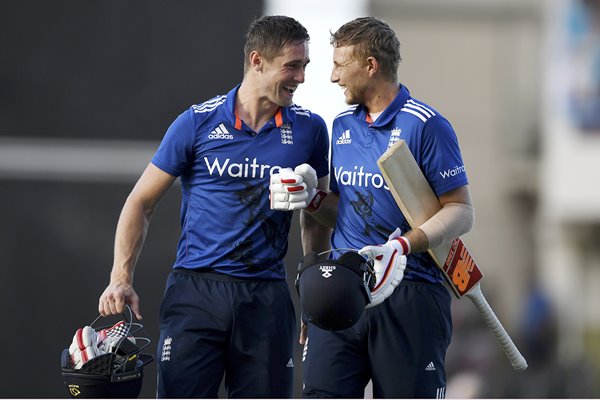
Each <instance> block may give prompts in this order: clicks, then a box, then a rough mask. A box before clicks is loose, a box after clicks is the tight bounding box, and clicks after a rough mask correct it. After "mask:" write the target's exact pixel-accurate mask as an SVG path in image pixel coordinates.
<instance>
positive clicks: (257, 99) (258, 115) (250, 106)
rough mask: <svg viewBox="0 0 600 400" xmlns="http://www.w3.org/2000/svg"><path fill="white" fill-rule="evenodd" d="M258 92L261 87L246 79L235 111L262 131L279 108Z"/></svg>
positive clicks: (236, 100) (236, 101)
mask: <svg viewBox="0 0 600 400" xmlns="http://www.w3.org/2000/svg"><path fill="white" fill-rule="evenodd" d="M257 93H260V88H259V87H255V85H254V86H253V85H252V84H250V83H249V82H246V81H244V82H242V85H241V86H240V89H239V90H238V93H237V97H236V99H235V111H236V113H237V115H238V117H239V118H240V119H241V120H242V121H244V123H245V124H246V125H248V126H249V127H250V128H252V130H254V131H255V132H258V131H260V129H261V128H262V127H263V126H264V125H265V124H266V123H267V122H269V120H270V119H271V118H273V116H274V115H275V113H276V112H277V110H278V109H279V106H278V105H277V104H275V103H273V102H272V101H270V100H268V99H267V98H266V97H261V96H259V95H257Z"/></svg>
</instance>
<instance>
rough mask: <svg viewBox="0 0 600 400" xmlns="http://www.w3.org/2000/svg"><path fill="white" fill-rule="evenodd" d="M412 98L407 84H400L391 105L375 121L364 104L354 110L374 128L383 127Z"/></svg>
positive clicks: (355, 113)
mask: <svg viewBox="0 0 600 400" xmlns="http://www.w3.org/2000/svg"><path fill="white" fill-rule="evenodd" d="M409 98H410V92H409V91H408V89H407V88H406V86H404V85H402V84H400V90H399V91H398V94H397V95H396V97H395V98H394V100H392V102H391V103H390V105H388V106H387V107H386V108H385V110H383V112H382V113H381V115H380V116H379V118H377V120H376V121H375V122H373V121H372V120H371V117H370V116H369V113H368V111H367V108H366V107H365V106H364V104H359V105H358V107H356V110H355V111H354V115H356V116H357V117H359V118H360V119H362V120H363V121H367V123H368V124H369V125H371V126H373V127H374V128H378V127H382V126H385V125H387V124H388V123H389V122H390V121H391V120H392V119H393V118H394V117H395V116H396V114H398V112H400V109H401V108H402V106H403V105H404V103H406V101H407V100H408V99H409Z"/></svg>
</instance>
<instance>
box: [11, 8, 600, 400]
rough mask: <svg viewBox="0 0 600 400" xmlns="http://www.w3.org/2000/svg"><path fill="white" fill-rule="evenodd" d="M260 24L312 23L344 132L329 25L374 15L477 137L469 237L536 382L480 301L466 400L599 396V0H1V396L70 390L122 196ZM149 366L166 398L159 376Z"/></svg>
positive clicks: (150, 299)
mask: <svg viewBox="0 0 600 400" xmlns="http://www.w3.org/2000/svg"><path fill="white" fill-rule="evenodd" d="M263 14H286V15H289V16H292V17H295V18H296V19H298V20H299V21H300V22H301V23H302V24H304V25H305V26H306V27H307V29H308V30H309V33H310V35H311V59H312V61H311V63H310V65H309V66H308V70H307V80H306V83H305V84H303V85H302V86H301V87H300V89H299V90H298V92H297V93H296V98H295V102H296V103H297V104H300V105H301V106H304V107H306V108H309V109H312V110H313V111H315V112H317V113H319V114H321V115H322V116H323V117H324V118H325V120H326V122H327V123H328V124H329V125H330V124H331V122H332V120H333V117H334V116H335V115H336V114H337V113H338V112H339V111H340V110H343V109H344V107H345V105H344V103H343V98H342V94H341V93H340V91H339V89H338V88H337V87H336V86H335V85H333V84H331V83H329V72H330V66H331V47H330V45H329V31H330V30H332V31H333V30H336V29H337V28H338V27H339V26H340V25H342V24H343V23H344V22H346V21H348V20H350V19H352V18H354V17H357V16H363V15H373V16H377V17H380V18H383V19H384V20H386V21H387V22H388V23H389V24H390V25H391V26H392V27H393V28H394V29H395V30H396V32H397V34H398V37H399V39H400V42H401V44H402V47H401V53H402V58H403V61H402V63H401V64H400V69H399V77H400V81H401V82H402V83H404V84H405V85H406V86H407V87H408V88H409V89H410V90H411V93H412V95H413V96H414V97H416V98H418V99H421V100H423V101H425V102H427V103H429V104H431V105H432V106H433V107H435V108H437V109H438V110H440V112H442V113H443V114H444V115H445V116H446V117H447V118H448V119H449V120H450V121H451V123H452V124H453V126H454V128H455V130H456V132H457V134H458V137H459V141H460V144H461V148H462V151H463V158H464V160H465V164H466V167H467V173H468V175H469V178H470V183H471V191H472V195H473V200H474V203H475V207H476V225H475V228H474V229H473V230H472V231H471V232H470V233H469V234H468V235H466V236H465V237H464V240H465V242H466V243H467V245H468V246H469V247H470V249H471V252H472V253H473V254H474V257H475V259H476V260H477V261H478V264H479V266H480V267H481V269H482V270H483V271H484V273H485V275H486V277H485V279H484V281H483V283H482V287H483V290H484V292H485V293H486V296H487V298H488V301H489V302H490V304H491V305H492V306H493V307H494V309H495V311H496V314H497V315H498V317H499V318H500V320H501V321H502V322H503V324H504V326H505V328H506V329H507V330H508V332H509V333H510V334H511V336H512V337H513V340H514V341H515V343H516V344H517V345H518V346H519V348H520V350H521V352H522V353H523V354H524V356H525V357H526V358H527V360H528V362H529V368H528V369H527V370H526V371H525V372H520V373H519V372H515V371H513V370H512V369H511V367H510V364H509V363H508V361H507V359H506V358H505V357H504V355H503V353H502V352H501V350H500V347H499V346H498V345H497V343H496V341H495V338H494V336H493V334H492V333H491V331H490V330H489V329H488V328H487V327H486V326H485V325H484V323H483V320H482V319H481V317H480V316H479V314H478V313H477V311H476V309H475V307H474V306H473V305H472V304H471V303H470V302H469V301H468V300H461V301H454V302H453V317H454V336H453V341H452V344H451V345H450V349H449V351H448V359H447V371H448V389H447V397H449V398H481V397H488V398H499V397H504V398H584V397H600V387H599V383H598V382H599V381H600V380H599V379H598V377H599V372H598V371H599V368H600V179H599V178H598V174H599V171H600V2H599V1H598V0H552V1H543V0H443V1H442V0H352V1H342V0H330V1H327V2H325V1H318V0H303V1H302V2H289V1H285V0H244V1H235V0H221V1H219V2H207V1H192V0H174V1H169V2H164V1H159V0H145V1H141V0H130V1H127V2H123V1H116V0H107V1H102V2H100V1H86V2H82V1H77V0H56V1H52V2H48V1H42V0H18V1H17V0H2V1H0V52H1V54H2V58H1V59H2V62H0V210H2V211H1V215H2V218H1V219H0V265H1V278H0V307H1V312H2V314H1V315H2V319H3V324H4V327H3V329H1V330H0V343H2V351H1V352H0V354H1V356H0V359H1V360H2V362H3V365H4V366H3V368H2V374H1V376H0V396H1V397H10V398H35V397H44V398H60V397H66V396H67V392H66V389H65V385H64V384H63V382H62V377H61V373H60V365H59V364H60V362H59V361H60V353H61V351H62V349H63V348H66V347H68V345H69V344H70V342H71V338H72V336H73V334H74V332H75V330H76V329H77V328H79V327H81V326H83V325H87V324H89V323H91V322H92V321H93V320H94V319H95V318H96V317H97V311H96V310H97V300H98V297H99V296H100V294H101V292H102V291H103V290H104V288H105V287H106V285H107V283H108V276H109V271H110V268H111V265H112V251H113V239H114V231H115V227H116V223H117V219H118V217H119V213H120V210H121V207H122V205H123V203H124V201H125V198H126V197H127V195H128V193H129V191H130V190H131V189H132V187H133V185H134V184H135V181H136V180H137V178H138V176H139V175H140V174H141V172H142V171H143V169H144V168H145V166H146V165H147V163H148V162H149V160H150V158H151V157H152V154H153V152H154V150H155V149H156V147H157V146H158V144H159V142H160V140H161V138H162V136H163V134H164V132H165V130H166V129H167V127H168V126H169V124H170V123H171V122H172V121H173V120H174V118H175V117H176V116H177V115H178V114H179V113H181V112H182V111H183V110H185V109H187V108H188V107H189V106H190V105H191V104H196V103H200V102H202V101H204V100H206V99H208V98H211V97H213V96H214V95H216V94H224V93H226V92H227V91H228V90H229V89H230V88H231V87H233V86H234V85H236V84H237V83H239V82H240V81H241V79H242V65H243V49H242V46H243V43H244V33H245V30H246V28H247V26H248V24H249V23H250V22H251V21H252V20H253V19H254V18H255V17H258V16H260V15H263ZM179 201H180V188H179V187H178V186H177V185H176V186H175V187H173V188H172V189H171V190H170V191H169V193H168V194H167V196H166V197H165V198H164V200H163V201H162V202H161V205H160V206H159V208H158V210H157V212H156V214H155V216H154V218H153V222H152V225H151V227H150V231H149V234H148V237H147V240H146V244H145V247H144V250H143V252H142V255H141V257H140V259H139V262H138V268H137V270H136V277H135V287H136V290H137V292H138V294H139V295H140V297H141V300H142V304H141V306H142V314H143V316H144V324H145V329H146V331H147V333H148V336H149V337H150V338H151V339H152V340H153V343H152V345H151V346H152V349H150V352H154V347H155V346H156V340H157V339H158V327H157V314H158V306H159V303H160V300H161V297H162V292H163V288H164V283H165V279H166V276H167V274H168V272H169V271H170V268H171V264H172V262H173V260H174V254H175V249H176V244H177V240H178V236H179V222H178V221H179ZM296 218H297V216H296ZM296 218H295V219H294V225H293V228H292V235H291V237H290V249H289V253H288V256H287V257H286V262H287V268H288V274H289V282H290V283H292V281H293V279H294V276H295V270H296V265H297V262H298V261H299V260H300V258H301V249H300V239H299V236H298V230H297V229H298V225H297V219H296ZM292 295H293V298H294V300H295V301H297V297H296V294H295V292H293V293H292ZM300 352H301V348H300V346H299V345H298V346H297V355H296V376H297V378H298V379H297V385H296V395H297V396H299V394H300V390H301V381H300V373H301V362H300V360H301V358H300ZM145 371H146V378H145V380H144V386H143V391H142V397H154V396H155V393H154V391H155V386H156V385H155V372H156V366H155V363H153V364H151V365H150V366H149V367H147V368H146V369H145ZM399 373H400V372H399ZM366 396H367V397H368V396H369V393H367V394H366Z"/></svg>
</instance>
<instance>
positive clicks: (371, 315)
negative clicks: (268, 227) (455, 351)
mask: <svg viewBox="0 0 600 400" xmlns="http://www.w3.org/2000/svg"><path fill="white" fill-rule="evenodd" d="M450 303H451V298H450V293H449V292H448V290H447V289H446V287H444V286H443V285H442V284H432V283H422V282H411V281H402V282H401V283H400V285H399V286H398V287H397V288H396V290H395V291H394V293H392V295H391V296H390V297H389V298H388V299H386V301H384V302H383V303H382V304H380V305H378V306H375V307H373V308H368V309H366V310H365V313H364V314H363V316H362V317H361V319H360V320H359V321H358V322H357V323H356V324H355V325H354V326H352V327H351V328H348V329H345V330H342V331H338V332H330V331H326V330H323V329H320V328H318V327H316V326H315V325H313V324H309V327H308V341H307V343H306V345H305V348H304V355H305V356H304V359H303V364H302V367H303V375H304V376H303V378H304V391H303V395H304V397H309V398H310V397H314V398H327V397H332V398H333V397H334V398H363V397H364V389H365V386H366V385H367V383H368V382H369V379H372V380H373V396H374V397H375V398H444V397H445V390H446V373H445V356H446V350H447V348H448V345H449V344H450V339H451V335H452V316H451V310H450Z"/></svg>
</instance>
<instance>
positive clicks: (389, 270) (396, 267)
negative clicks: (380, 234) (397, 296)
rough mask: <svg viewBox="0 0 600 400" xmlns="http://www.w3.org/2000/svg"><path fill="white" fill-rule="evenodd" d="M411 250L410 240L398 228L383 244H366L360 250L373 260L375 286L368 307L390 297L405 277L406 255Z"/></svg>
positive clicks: (361, 253) (363, 254)
mask: <svg viewBox="0 0 600 400" xmlns="http://www.w3.org/2000/svg"><path fill="white" fill-rule="evenodd" d="M409 252H410V242H409V241H408V239H406V238H405V237H403V236H402V235H401V231H400V229H396V230H395V231H394V232H393V233H392V234H391V235H390V236H389V240H388V241H387V242H386V243H385V244H382V245H377V246H365V247H363V248H362V249H360V250H359V251H358V253H359V254H360V255H362V256H365V257H369V258H370V259H372V260H373V269H374V270H375V277H376V281H375V287H374V288H373V290H371V303H369V305H367V308H369V307H374V306H376V305H378V304H381V303H383V301H384V300H385V299H387V298H388V297H390V295H391V294H392V293H393V292H394V290H395V289H396V287H398V285H399V284H400V282H401V281H402V278H404V269H405V268H406V256H405V254H408V253H409Z"/></svg>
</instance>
